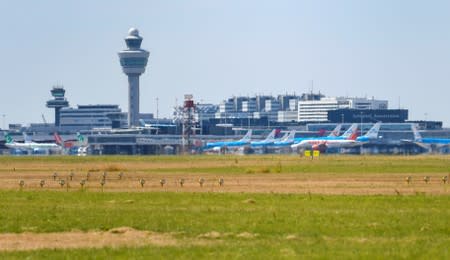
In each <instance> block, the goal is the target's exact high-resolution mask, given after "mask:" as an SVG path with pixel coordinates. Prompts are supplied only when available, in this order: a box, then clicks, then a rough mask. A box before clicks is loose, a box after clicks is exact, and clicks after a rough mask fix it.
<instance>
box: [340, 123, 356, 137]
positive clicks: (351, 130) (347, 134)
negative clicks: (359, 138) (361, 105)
mask: <svg viewBox="0 0 450 260" xmlns="http://www.w3.org/2000/svg"><path fill="white" fill-rule="evenodd" d="M357 130H358V124H352V125H351V126H350V127H349V128H348V129H347V131H345V132H344V134H342V137H343V138H344V139H352V138H353V137H354V136H356V135H357V134H358V133H357ZM355 138H356V137H355Z"/></svg>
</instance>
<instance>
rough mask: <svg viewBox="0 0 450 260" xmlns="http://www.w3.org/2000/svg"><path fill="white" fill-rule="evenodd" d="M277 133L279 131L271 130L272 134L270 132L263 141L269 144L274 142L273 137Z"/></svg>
mask: <svg viewBox="0 0 450 260" xmlns="http://www.w3.org/2000/svg"><path fill="white" fill-rule="evenodd" d="M277 131H278V132H279V129H273V130H272V132H270V134H269V135H267V137H266V139H265V140H264V141H266V142H270V141H273V140H275V136H276V135H277Z"/></svg>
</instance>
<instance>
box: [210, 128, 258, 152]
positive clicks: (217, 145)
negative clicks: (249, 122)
mask: <svg viewBox="0 0 450 260" xmlns="http://www.w3.org/2000/svg"><path fill="white" fill-rule="evenodd" d="M251 138H252V130H251V129H250V130H248V132H247V133H246V134H245V135H244V137H242V139H240V140H237V141H220V142H211V143H206V147H205V148H206V149H210V148H213V149H217V148H222V147H236V146H244V145H248V144H250V141H251Z"/></svg>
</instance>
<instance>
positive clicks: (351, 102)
mask: <svg viewBox="0 0 450 260" xmlns="http://www.w3.org/2000/svg"><path fill="white" fill-rule="evenodd" d="M337 109H355V110H386V109H388V101H387V100H376V99H373V98H372V99H367V98H348V97H322V98H320V99H319V100H300V101H299V102H298V119H297V120H298V122H328V121H329V118H328V112H329V111H332V110H337Z"/></svg>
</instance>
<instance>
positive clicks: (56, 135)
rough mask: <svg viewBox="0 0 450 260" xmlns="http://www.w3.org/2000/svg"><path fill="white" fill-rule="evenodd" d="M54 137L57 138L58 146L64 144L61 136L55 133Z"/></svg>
mask: <svg viewBox="0 0 450 260" xmlns="http://www.w3.org/2000/svg"><path fill="white" fill-rule="evenodd" d="M53 136H54V137H55V141H56V143H57V144H62V143H63V140H62V138H61V136H59V134H58V133H54V134H53Z"/></svg>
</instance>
